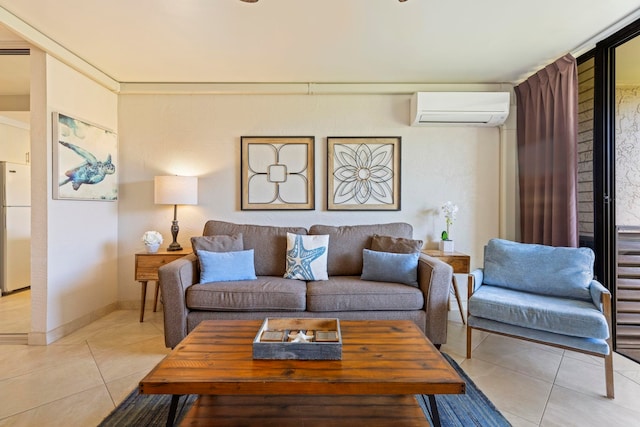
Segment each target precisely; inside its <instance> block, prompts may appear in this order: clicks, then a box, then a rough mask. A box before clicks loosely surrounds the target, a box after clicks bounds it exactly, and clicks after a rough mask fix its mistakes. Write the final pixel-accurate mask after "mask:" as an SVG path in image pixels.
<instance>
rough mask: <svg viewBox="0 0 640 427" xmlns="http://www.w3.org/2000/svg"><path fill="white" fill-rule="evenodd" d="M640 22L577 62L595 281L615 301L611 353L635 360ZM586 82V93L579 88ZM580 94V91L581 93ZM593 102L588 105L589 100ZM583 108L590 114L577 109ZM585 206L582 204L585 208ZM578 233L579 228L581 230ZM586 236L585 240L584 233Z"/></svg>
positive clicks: (638, 342) (639, 280) (639, 270)
mask: <svg viewBox="0 0 640 427" xmlns="http://www.w3.org/2000/svg"><path fill="white" fill-rule="evenodd" d="M638 58H640V21H636V22H634V23H632V24H631V25H629V26H627V27H626V28H624V29H622V30H620V31H618V32H617V33H615V34H613V35H612V36H610V37H608V38H607V39H605V40H603V41H601V42H599V43H598V44H597V45H596V48H595V49H594V50H593V51H591V52H588V53H587V54H585V55H583V56H581V57H580V58H578V63H579V77H578V80H579V85H580V96H579V110H580V113H579V114H580V115H581V116H580V120H579V122H580V125H579V126H580V129H579V135H581V134H582V131H586V130H587V129H588V131H589V132H591V133H592V142H591V143H590V148H589V149H588V150H587V152H586V154H588V155H590V156H592V161H590V162H589V163H590V164H591V166H592V170H591V171H590V173H591V177H592V182H591V185H592V190H589V191H590V192H591V194H592V195H593V199H592V201H591V203H590V204H591V208H592V209H591V212H582V211H581V212H580V215H581V216H582V217H583V218H588V219H591V218H592V220H593V233H592V239H593V246H592V247H593V249H594V251H595V253H596V260H595V266H594V270H595V275H596V279H597V280H599V281H600V282H602V283H603V284H604V285H605V286H606V287H607V288H608V289H609V290H610V291H611V293H612V295H613V298H612V300H613V325H612V329H613V341H614V349H615V350H616V351H617V352H619V353H621V354H624V355H626V356H628V357H631V358H633V359H635V360H637V361H640V168H639V167H638V166H637V165H640V60H638ZM589 81H591V82H592V83H590V85H591V87H592V88H590V89H589V91H587V90H586V88H585V87H583V84H586V83H587V82H589ZM583 89H585V91H584V92H583ZM589 98H591V99H589ZM583 102H585V103H586V105H589V104H590V111H586V110H583V107H584V105H583ZM587 204H588V203H587ZM581 234H582V229H581ZM585 235H588V233H585Z"/></svg>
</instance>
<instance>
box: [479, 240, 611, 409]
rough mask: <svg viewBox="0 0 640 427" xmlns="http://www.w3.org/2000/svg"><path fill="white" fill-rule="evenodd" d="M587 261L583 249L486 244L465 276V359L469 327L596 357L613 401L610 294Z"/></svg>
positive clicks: (590, 256)
mask: <svg viewBox="0 0 640 427" xmlns="http://www.w3.org/2000/svg"><path fill="white" fill-rule="evenodd" d="M593 261H594V254H593V251H592V250H591V249H589V248H564V247H551V246H544V245H533V244H525V243H517V242H511V241H508V240H502V239H492V240H490V241H489V243H488V244H487V246H486V247H485V256H484V268H482V269H478V270H475V271H473V272H472V273H471V274H470V275H469V300H468V313H467V358H471V349H472V346H471V334H472V330H473V329H477V330H481V331H485V332H491V333H495V334H500V335H506V336H510V337H514V338H520V339H524V340H528V341H533V342H537V343H542V344H546V345H550V346H554V347H559V348H563V349H568V350H573V351H578V352H581V353H585V354H589V355H593V356H599V357H602V358H604V366H605V381H606V392H607V397H609V398H613V397H614V387H613V355H612V350H613V347H612V345H611V294H610V293H609V291H608V290H607V289H606V288H605V287H604V286H602V285H601V284H600V283H599V282H597V281H596V280H593Z"/></svg>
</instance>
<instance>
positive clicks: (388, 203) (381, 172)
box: [327, 136, 401, 211]
mask: <svg viewBox="0 0 640 427" xmlns="http://www.w3.org/2000/svg"><path fill="white" fill-rule="evenodd" d="M400 143H401V138H400V137H399V136H394V137H328V138H327V167H328V172H327V209H328V210H377V211H386V210H389V211H397V210H400Z"/></svg>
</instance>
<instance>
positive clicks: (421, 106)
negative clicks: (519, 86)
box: [410, 92, 509, 126]
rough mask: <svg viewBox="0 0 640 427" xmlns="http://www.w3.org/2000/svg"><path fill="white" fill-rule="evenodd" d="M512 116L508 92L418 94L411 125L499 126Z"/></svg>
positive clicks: (413, 104) (412, 103) (415, 98)
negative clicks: (510, 114)
mask: <svg viewBox="0 0 640 427" xmlns="http://www.w3.org/2000/svg"><path fill="white" fill-rule="evenodd" d="M508 115H509V92H417V93H415V94H414V95H413V97H412V98H411V118H410V120H411V126H429V125H447V126H498V125H501V124H503V123H504V121H505V120H506V119H507V116H508Z"/></svg>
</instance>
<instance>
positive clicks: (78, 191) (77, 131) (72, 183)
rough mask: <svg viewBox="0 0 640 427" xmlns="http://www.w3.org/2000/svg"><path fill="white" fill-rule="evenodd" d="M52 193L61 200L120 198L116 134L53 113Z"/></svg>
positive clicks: (85, 122)
mask: <svg viewBox="0 0 640 427" xmlns="http://www.w3.org/2000/svg"><path fill="white" fill-rule="evenodd" d="M52 194H53V198H54V199H58V200H96V201H114V200H118V136H117V134H116V133H115V132H113V131H111V130H109V129H106V128H104V127H102V126H98V125H95V124H93V123H89V122H87V121H84V120H80V119H77V118H74V117H71V116H69V115H66V114H62V113H57V112H56V113H53V193H52Z"/></svg>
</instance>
